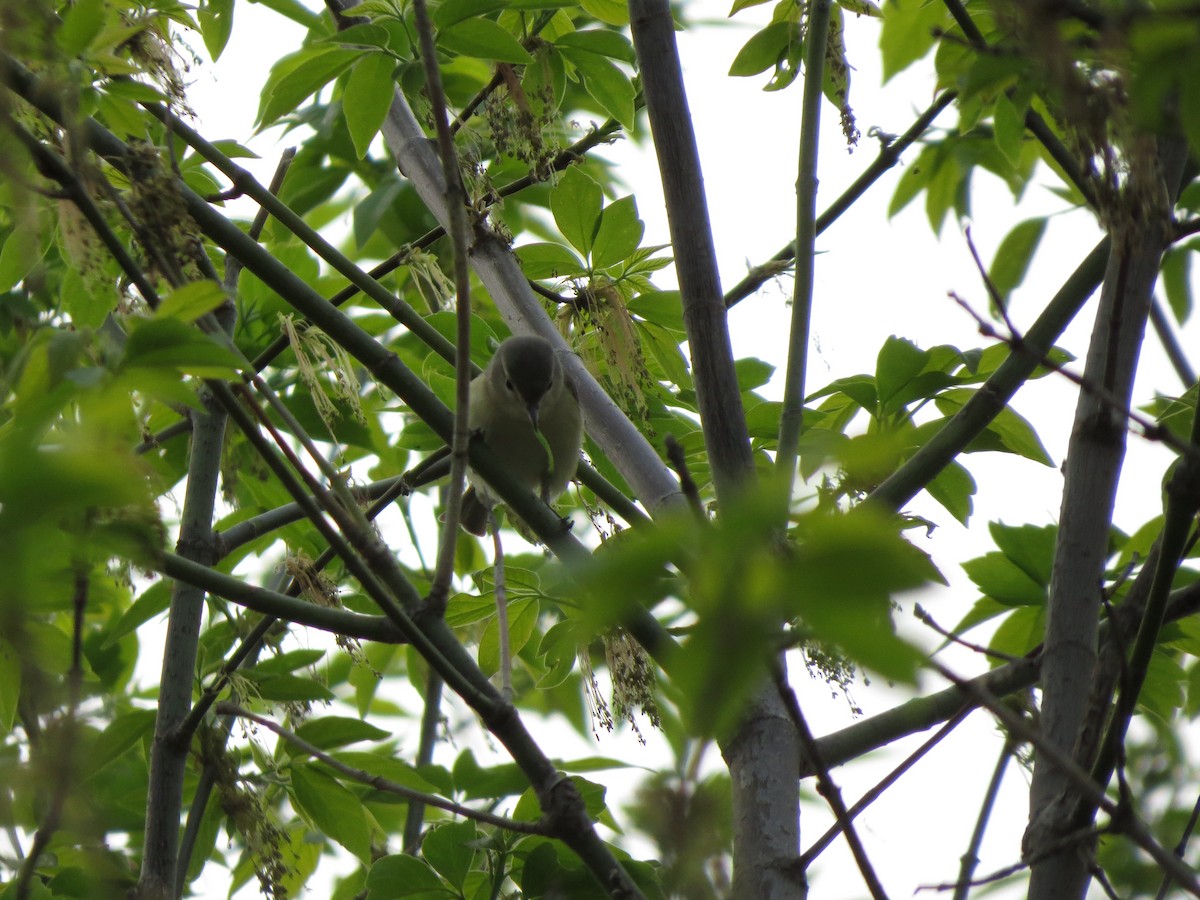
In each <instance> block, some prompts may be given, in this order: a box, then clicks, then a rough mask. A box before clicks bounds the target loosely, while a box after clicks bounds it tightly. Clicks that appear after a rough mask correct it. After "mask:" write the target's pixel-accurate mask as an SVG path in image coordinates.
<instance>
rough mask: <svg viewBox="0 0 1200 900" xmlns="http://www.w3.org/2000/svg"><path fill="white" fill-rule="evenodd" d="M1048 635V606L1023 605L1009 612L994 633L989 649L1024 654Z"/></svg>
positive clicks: (1014, 654) (1010, 653) (1012, 654)
mask: <svg viewBox="0 0 1200 900" xmlns="http://www.w3.org/2000/svg"><path fill="white" fill-rule="evenodd" d="M1045 635H1046V607H1045V606H1023V607H1021V608H1019V609H1014V610H1013V611H1012V612H1011V613H1009V614H1008V615H1007V616H1006V617H1005V619H1004V621H1003V622H1001V623H1000V625H999V626H998V627H997V628H996V632H995V634H993V635H992V641H991V643H990V644H988V647H989V649H991V650H995V651H996V652H997V653H1004V654H1007V655H1008V656H1024V655H1025V654H1026V653H1028V652H1029V651H1030V650H1032V649H1033V648H1034V647H1036V646H1037V645H1038V644H1040V643H1041V642H1042V638H1043V637H1045Z"/></svg>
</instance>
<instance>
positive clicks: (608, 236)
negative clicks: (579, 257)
mask: <svg viewBox="0 0 1200 900" xmlns="http://www.w3.org/2000/svg"><path fill="white" fill-rule="evenodd" d="M645 230H646V226H645V225H644V224H643V223H642V220H641V219H639V218H638V212H637V200H635V199H634V197H633V196H632V195H630V196H628V197H622V198H621V199H620V200H614V201H613V202H612V203H610V204H608V206H606V207H604V211H603V213H601V215H600V227H599V229H597V231H596V240H595V243H593V245H592V265H593V266H595V267H596V268H597V269H603V268H607V267H608V266H614V265H616V264H617V263H619V262H623V261H624V260H626V259H628V258H629V257H630V256H631V255H632V254H633V251H634V250H636V249H637V248H638V244H640V243H641V241H642V235H643V234H644V233H645Z"/></svg>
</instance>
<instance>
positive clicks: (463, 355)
mask: <svg viewBox="0 0 1200 900" xmlns="http://www.w3.org/2000/svg"><path fill="white" fill-rule="evenodd" d="M413 13H414V15H415V16H416V26H417V35H418V38H419V40H420V45H421V62H422V65H423V66H424V68H425V91H426V94H427V95H428V96H429V101H430V104H431V105H432V106H433V122H434V126H435V128H436V130H437V141H438V152H439V154H440V155H441V158H442V175H443V178H444V180H445V185H446V206H447V208H448V209H449V211H450V239H451V240H452V241H453V243H454V287H455V290H456V292H457V294H458V303H457V305H456V307H455V325H456V327H455V335H454V338H455V347H456V349H457V351H458V352H457V359H456V360H455V366H454V376H455V377H454V433H453V435H452V436H451V441H450V481H449V483H448V484H447V486H446V492H445V499H444V503H443V509H444V513H443V522H442V533H441V543H440V544H439V545H438V555H437V563H436V564H435V566H434V574H433V583H432V585H430V589H429V598H428V603H429V606H430V609H432V610H433V611H435V612H436V613H438V614H440V613H442V612H444V611H445V608H446V602H447V600H448V598H449V596H450V580H451V578H453V577H454V557H455V549H456V547H457V546H458V525H459V520H460V519H461V516H462V497H463V490H464V489H465V487H466V480H467V442H468V441H469V440H470V438H471V434H470V425H469V424H468V422H467V415H468V408H469V406H470V394H471V378H472V377H473V376H474V372H473V371H472V370H471V270H470V267H469V265H468V262H467V253H468V248H469V244H468V235H467V192H466V189H465V188H464V187H463V182H462V173H461V172H460V171H459V168H458V153H457V151H456V150H455V148H454V132H453V131H452V129H451V125H450V121H449V110H448V109H447V108H446V95H445V93H444V92H443V90H442V73H441V70H440V69H439V68H438V61H437V49H436V48H435V46H434V40H433V24H432V23H431V22H430V21H429V10H428V9H427V7H426V5H425V0H413ZM547 21H548V20H547ZM510 687H511V686H510ZM511 696H512V693H511V690H510V691H509V693H508V695H506V696H505V700H508V699H510V698H511Z"/></svg>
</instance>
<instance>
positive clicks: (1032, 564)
mask: <svg viewBox="0 0 1200 900" xmlns="http://www.w3.org/2000/svg"><path fill="white" fill-rule="evenodd" d="M988 531H989V532H990V533H991V535H992V540H993V541H995V542H996V546H997V547H998V548H1000V552H1002V553H1003V554H1004V555H1005V556H1006V557H1008V558H1009V559H1010V560H1012V562H1013V563H1014V564H1015V565H1016V566H1017V567H1018V568H1019V569H1020V570H1021V571H1022V572H1024V573H1025V574H1026V575H1028V576H1029V578H1030V579H1031V580H1033V581H1034V582H1036V583H1037V584H1039V585H1041V586H1042V587H1044V588H1047V589H1048V588H1049V587H1050V575H1051V572H1052V571H1053V568H1054V545H1055V542H1056V541H1057V538H1058V529H1057V528H1055V527H1054V526H1053V525H1042V526H1038V525H1005V524H1003V523H1001V522H989V523H988Z"/></svg>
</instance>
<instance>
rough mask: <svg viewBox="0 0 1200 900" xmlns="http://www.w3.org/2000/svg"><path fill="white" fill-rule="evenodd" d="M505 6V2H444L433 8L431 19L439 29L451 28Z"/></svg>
mask: <svg viewBox="0 0 1200 900" xmlns="http://www.w3.org/2000/svg"><path fill="white" fill-rule="evenodd" d="M505 6H507V4H506V3H505V2H504V0H442V2H441V3H439V4H438V5H437V6H435V7H434V8H433V13H432V15H431V18H432V19H433V24H434V25H436V26H437V27H438V28H439V29H442V28H449V27H450V26H451V25H457V24H458V23H459V22H463V21H465V20H467V19H470V18H473V17H475V16H486V15H487V14H488V13H490V12H495V11H496V10H498V9H503V8H504V7H505Z"/></svg>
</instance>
